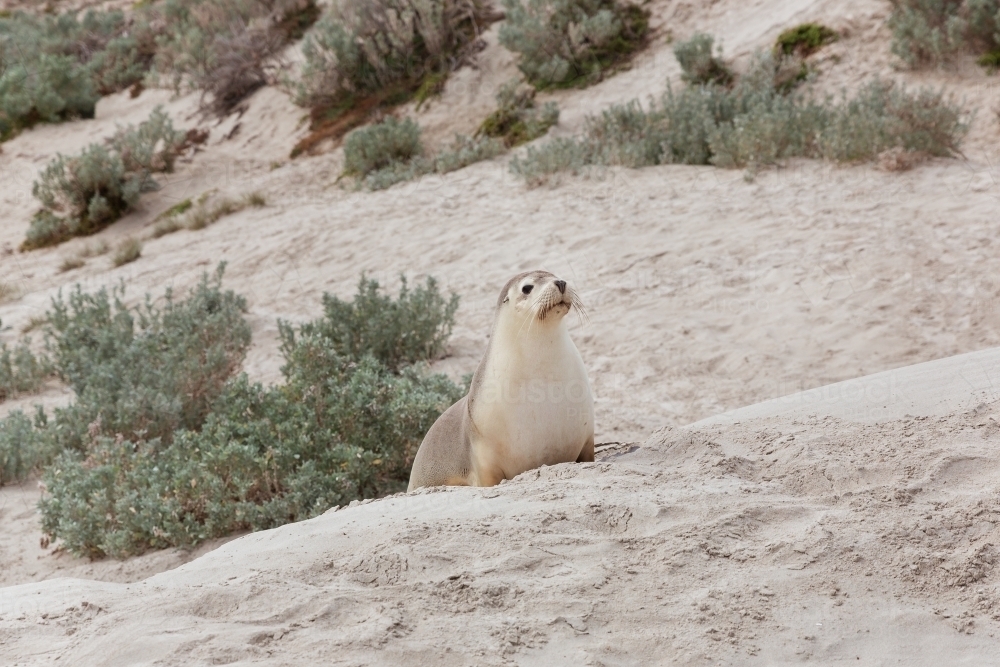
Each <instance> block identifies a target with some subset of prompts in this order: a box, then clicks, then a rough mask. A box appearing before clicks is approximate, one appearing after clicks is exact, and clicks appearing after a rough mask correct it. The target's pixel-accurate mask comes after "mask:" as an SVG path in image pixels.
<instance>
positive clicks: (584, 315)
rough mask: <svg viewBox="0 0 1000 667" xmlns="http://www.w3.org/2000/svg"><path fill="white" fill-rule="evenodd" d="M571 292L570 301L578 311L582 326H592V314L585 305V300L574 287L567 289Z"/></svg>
mask: <svg viewBox="0 0 1000 667" xmlns="http://www.w3.org/2000/svg"><path fill="white" fill-rule="evenodd" d="M566 289H567V291H569V301H570V303H571V304H572V305H573V308H574V309H575V310H576V314H577V316H578V317H579V318H580V324H590V313H588V312H587V307H586V306H584V305H583V299H581V298H580V295H579V294H578V293H577V291H576V290H575V289H573V288H572V287H567V288H566Z"/></svg>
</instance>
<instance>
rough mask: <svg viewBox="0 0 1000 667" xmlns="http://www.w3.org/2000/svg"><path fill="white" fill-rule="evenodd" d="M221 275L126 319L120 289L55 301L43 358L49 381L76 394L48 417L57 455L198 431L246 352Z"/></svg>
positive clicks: (233, 298) (241, 305) (235, 301)
mask: <svg viewBox="0 0 1000 667" xmlns="http://www.w3.org/2000/svg"><path fill="white" fill-rule="evenodd" d="M221 280H222V267H221V266H220V268H219V269H218V270H217V271H216V273H215V275H214V276H213V277H212V278H211V279H209V278H208V277H207V276H205V277H203V278H202V280H201V282H200V283H199V284H198V285H197V287H195V288H194V289H193V290H192V292H191V294H190V295H189V296H188V298H187V299H184V300H182V301H175V300H174V298H173V294H172V292H171V291H170V290H167V292H166V294H165V295H164V298H163V303H162V304H160V305H157V304H154V303H153V302H152V301H151V300H150V299H149V297H148V296H147V298H146V301H145V303H144V304H143V305H141V306H139V307H137V308H134V309H130V308H128V307H126V306H125V304H124V303H123V301H122V290H123V288H117V289H116V290H114V291H113V293H112V294H110V295H109V294H108V292H107V291H106V290H103V289H102V290H100V291H99V292H96V293H94V294H87V293H84V292H83V291H82V290H81V289H80V288H79V287H77V289H75V290H74V291H73V292H71V293H70V295H69V299H68V301H65V302H64V301H63V300H62V297H61V296H60V297H58V298H56V299H54V300H53V303H52V308H51V310H50V311H49V314H48V324H47V325H46V349H47V351H48V354H49V357H50V358H51V359H52V362H53V364H54V366H55V369H56V373H57V374H58V376H59V377H60V379H62V380H63V381H64V382H65V383H66V384H67V385H69V386H70V388H72V389H73V391H74V392H75V394H76V400H75V401H74V403H73V404H72V405H70V406H69V407H66V408H57V409H56V410H55V421H56V422H57V425H58V428H57V430H58V431H59V433H58V435H57V439H58V441H59V443H60V447H59V448H60V449H76V450H83V449H85V446H86V444H87V440H88V438H92V437H95V436H97V435H102V434H103V435H108V436H109V437H113V436H118V435H121V436H122V437H124V438H127V439H130V440H132V441H137V440H153V439H157V438H158V439H160V440H162V441H165V442H166V441H169V440H170V438H171V437H172V434H173V432H174V431H176V430H178V429H182V428H187V429H196V428H198V427H199V426H200V425H201V423H202V422H203V421H204V419H205V417H206V415H207V414H208V413H209V411H210V410H211V406H212V404H213V403H214V401H215V400H216V398H217V396H218V395H219V393H220V392H221V391H222V388H223V386H224V385H225V383H226V381H227V380H228V379H229V378H230V377H231V376H232V375H233V374H234V373H235V372H236V371H237V370H238V369H239V367H240V365H241V364H242V362H243V357H244V356H245V354H246V351H247V348H248V347H249V345H250V327H249V325H248V324H247V323H246V321H245V319H244V318H243V314H244V312H245V311H246V302H245V301H244V299H243V298H242V297H240V296H238V295H236V294H234V293H233V292H231V291H223V290H222V288H221Z"/></svg>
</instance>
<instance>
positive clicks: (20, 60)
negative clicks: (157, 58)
mask: <svg viewBox="0 0 1000 667" xmlns="http://www.w3.org/2000/svg"><path fill="white" fill-rule="evenodd" d="M154 50H155V28H154V24H153V23H151V22H150V21H149V20H147V19H146V17H145V14H144V13H143V12H142V11H136V12H134V13H133V16H132V17H126V16H125V14H123V13H122V12H121V11H117V10H111V11H99V10H88V11H87V12H85V13H81V14H76V13H64V14H60V15H58V16H35V15H32V14H28V13H25V12H20V11H18V12H14V13H12V14H10V15H9V16H5V17H0V73H2V74H0V135H3V136H9V135H10V134H12V133H13V132H15V131H17V130H19V129H22V128H25V127H30V126H31V125H33V124H34V123H36V122H40V121H45V122H55V121H59V120H65V119H67V118H75V117H84V118H87V117H91V116H93V113H94V105H95V103H96V101H97V98H98V96H99V95H106V94H108V93H112V92H115V91H118V90H122V89H124V88H127V87H129V86H131V85H134V84H135V83H137V82H139V81H141V80H142V78H143V77H144V76H145V74H146V72H147V70H148V69H149V66H150V63H151V62H152V58H153V55H154Z"/></svg>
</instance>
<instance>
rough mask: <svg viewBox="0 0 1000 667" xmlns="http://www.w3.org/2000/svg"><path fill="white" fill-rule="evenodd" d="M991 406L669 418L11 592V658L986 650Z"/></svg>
mask: <svg viewBox="0 0 1000 667" xmlns="http://www.w3.org/2000/svg"><path fill="white" fill-rule="evenodd" d="M991 355H992V357H991V359H992V360H993V363H994V366H995V357H996V352H992V353H991ZM907 370H908V369H906V370H904V371H902V372H901V373H902V374H901V379H902V380H903V381H905V382H906V383H907V384H908V386H910V387H911V388H912V387H913V386H915V385H917V384H919V378H916V377H915V376H914V375H912V374H908V373H907ZM995 370H996V369H995V367H994V371H995ZM940 371H941V369H940V368H939V369H938V370H936V371H934V373H937V374H939V375H940ZM934 373H931V374H925V375H924V377H923V382H924V383H925V384H930V385H933V378H932V377H931V375H933V374H934ZM994 375H996V373H995V372H994ZM928 380H930V382H928ZM993 394H994V395H995V390H994V392H993ZM970 396H971V394H970ZM998 410H1000V403H997V402H996V401H994V402H991V403H982V404H980V405H979V406H978V407H976V408H975V409H973V410H969V411H960V412H951V413H949V414H945V415H943V416H921V415H917V416H911V415H905V416H895V418H892V419H887V420H883V421H880V422H878V423H868V424H865V423H859V422H856V421H843V420H839V419H837V418H834V417H829V416H823V415H822V413H819V414H818V416H811V417H807V418H802V419H795V418H791V419H790V418H787V417H781V416H772V415H773V411H772V412H771V413H768V411H767V410H763V411H759V410H758V413H759V415H760V416H758V417H757V418H753V419H739V418H737V419H736V420H734V422H735V423H731V424H725V425H714V426H713V425H706V426H699V425H695V426H692V427H689V428H686V429H674V428H666V429H663V430H661V431H659V432H658V433H656V434H654V435H653V436H652V437H651V438H649V439H648V440H647V441H646V442H645V443H643V444H642V445H641V446H634V445H633V446H629V447H621V448H618V449H615V450H611V451H605V452H604V453H603V455H602V456H600V457H599V460H598V461H597V462H596V463H593V464H564V465H559V466H553V467H549V468H542V469H540V470H536V471H531V472H528V473H525V474H523V475H521V476H519V477H518V478H516V479H514V480H512V481H510V482H504V483H503V484H501V485H500V486H499V487H494V488H490V489H469V488H462V489H459V488H452V489H425V490H421V491H418V492H414V493H411V494H408V495H407V494H400V495H397V496H393V497H390V498H386V499H382V500H379V501H375V502H365V503H362V504H360V505H355V504H352V506H351V507H348V508H343V509H339V510H331V511H329V512H327V513H326V514H325V515H323V516H322V517H319V518H317V519H314V520H311V521H306V522H302V523H299V524H294V525H290V526H286V527H283V528H279V529H276V530H271V531H265V532H262V533H257V534H254V535H249V536H246V537H244V538H241V539H239V540H237V541H234V542H232V543H230V544H228V545H226V546H224V547H222V548H220V549H217V550H215V551H214V552H212V553H210V554H208V555H206V556H203V557H202V558H200V559H198V560H196V561H194V562H191V563H189V564H187V565H184V566H181V567H180V568H178V569H176V570H173V571H171V572H166V573H163V574H159V575H156V576H153V577H151V578H149V579H147V580H145V581H143V582H140V583H136V584H131V585H127V584H109V583H99V582H90V581H83V580H67V579H55V580H52V581H47V582H41V583H37V584H26V585H22V586H17V587H13V588H8V589H4V591H3V593H4V595H3V598H2V599H3V601H4V602H3V604H2V605H0V642H2V643H3V646H4V655H5V657H6V658H7V660H8V661H9V663H10V664H14V665H19V664H50V663H51V662H52V661H54V660H59V661H60V664H61V663H62V662H65V661H66V660H67V659H68V660H71V661H73V662H75V663H83V664H88V665H119V664H149V665H152V664H182V663H183V664H231V663H239V664H257V663H267V664H318V663H320V662H322V663H324V664H326V663H330V664H344V665H355V664H366V665H373V664H378V665H383V664H384V665H398V664H408V665H449V664H452V665H462V664H481V665H493V664H496V665H501V664H521V665H535V664H537V665H542V664H593V665H639V664H683V665H710V664H745V665H776V664H803V663H807V662H816V661H819V662H820V664H865V665H881V664H907V665H939V664H954V665H957V664H977V665H978V664H988V663H989V662H990V661H991V660H992V659H993V658H995V657H996V655H997V650H998V648H1000V641H998V640H997V638H996V636H995V634H996V632H997V631H998V630H1000V587H998V584H1000V580H998V579H997V570H996V565H997V564H998V562H1000V549H998V547H997V544H998V540H1000V501H998V496H997V492H996V480H997V479H998V476H1000V455H998V445H1000V425H998V419H1000V411H998Z"/></svg>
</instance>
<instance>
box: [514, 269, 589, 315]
mask: <svg viewBox="0 0 1000 667" xmlns="http://www.w3.org/2000/svg"><path fill="white" fill-rule="evenodd" d="M574 307H575V308H576V309H577V310H578V311H579V312H580V313H581V314H583V313H584V312H585V311H584V308H583V302H582V301H580V296H579V295H578V294H577V293H576V290H575V289H573V288H572V287H571V286H570V285H569V284H567V282H566V281H565V280H561V279H560V278H558V277H557V276H555V275H553V274H551V273H549V272H548V271H527V272H525V273H519V274H518V275H516V276H514V277H513V278H511V279H510V280H508V281H507V284H506V285H504V288H503V290H501V292H500V298H499V299H498V300H497V308H498V309H500V310H504V309H510V310H511V311H512V312H514V313H516V314H517V315H519V316H520V318H519V319H522V320H538V321H540V322H558V321H559V320H561V319H562V318H563V317H565V316H566V313H568V312H569V311H570V310H571V309H572V308H574Z"/></svg>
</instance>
